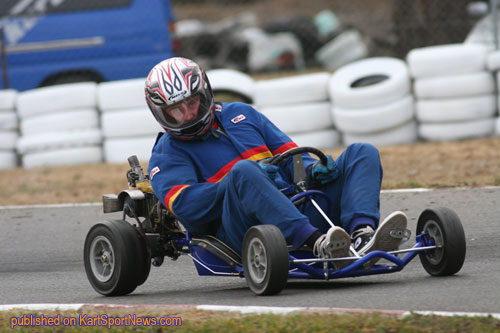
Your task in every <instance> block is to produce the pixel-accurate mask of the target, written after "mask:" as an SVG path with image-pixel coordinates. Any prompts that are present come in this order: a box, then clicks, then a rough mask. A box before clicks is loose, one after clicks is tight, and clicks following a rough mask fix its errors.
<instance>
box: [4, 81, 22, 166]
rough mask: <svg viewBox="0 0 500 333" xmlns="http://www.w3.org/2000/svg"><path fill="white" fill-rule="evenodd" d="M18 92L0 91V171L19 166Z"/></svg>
mask: <svg viewBox="0 0 500 333" xmlns="http://www.w3.org/2000/svg"><path fill="white" fill-rule="evenodd" d="M16 97H17V91H15V90H11V89H10V90H2V91H0V169H10V168H15V167H16V166H17V153H16V142H17V139H18V136H19V134H18V120H17V114H16V110H15V103H16Z"/></svg>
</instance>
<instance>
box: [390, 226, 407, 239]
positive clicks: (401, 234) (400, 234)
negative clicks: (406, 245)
mask: <svg viewBox="0 0 500 333" xmlns="http://www.w3.org/2000/svg"><path fill="white" fill-rule="evenodd" d="M389 235H390V236H391V237H393V238H398V239H401V242H406V241H407V240H409V239H410V237H411V231H410V230H409V229H394V230H391V231H389Z"/></svg>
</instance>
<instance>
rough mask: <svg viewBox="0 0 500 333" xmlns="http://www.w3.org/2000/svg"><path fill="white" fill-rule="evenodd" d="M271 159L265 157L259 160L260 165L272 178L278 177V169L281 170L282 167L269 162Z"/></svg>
mask: <svg viewBox="0 0 500 333" xmlns="http://www.w3.org/2000/svg"><path fill="white" fill-rule="evenodd" d="M268 160H269V159H265V160H262V161H259V162H258V163H259V166H260V167H261V169H262V170H264V172H265V173H266V175H267V176H268V177H269V178H271V179H272V180H275V179H276V175H277V174H278V171H279V170H280V167H279V166H277V165H273V164H269V163H268V162H267V161H268Z"/></svg>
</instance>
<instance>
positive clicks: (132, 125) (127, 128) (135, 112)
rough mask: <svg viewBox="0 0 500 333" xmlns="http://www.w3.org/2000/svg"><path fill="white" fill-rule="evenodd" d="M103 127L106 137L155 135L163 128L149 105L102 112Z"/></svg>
mask: <svg viewBox="0 0 500 333" xmlns="http://www.w3.org/2000/svg"><path fill="white" fill-rule="evenodd" d="M101 127H102V134H103V135H104V137H105V138H117V137H134V136H143V135H148V134H151V135H153V136H154V135H156V134H157V133H158V132H160V131H162V130H163V129H162V127H161V126H160V125H159V124H158V123H157V122H156V120H155V118H154V117H153V115H152V114H151V112H150V111H149V109H148V108H147V107H146V108H139V109H127V110H120V111H111V112H105V113H102V115H101Z"/></svg>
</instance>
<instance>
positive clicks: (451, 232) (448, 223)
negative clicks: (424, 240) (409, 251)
mask: <svg viewBox="0 0 500 333" xmlns="http://www.w3.org/2000/svg"><path fill="white" fill-rule="evenodd" d="M422 233H426V234H428V235H429V237H430V239H431V240H432V241H433V243H434V244H436V245H440V246H441V248H436V249H434V250H430V251H426V252H420V254H419V256H420V261H421V263H422V266H424V269H425V270H426V271H427V273H429V274H430V275H432V276H447V275H453V274H455V273H457V272H458V271H459V270H460V269H461V268H462V266H463V263H464V260H465V252H466V245H465V233H464V229H463V227H462V223H461V222H460V218H459V217H458V216H457V214H455V212H453V211H452V210H451V209H448V208H445V207H438V208H433V209H426V210H424V211H423V212H422V214H420V217H419V218H418V222H417V235H420V234H422ZM424 245H425V246H427V245H431V244H424Z"/></svg>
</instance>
